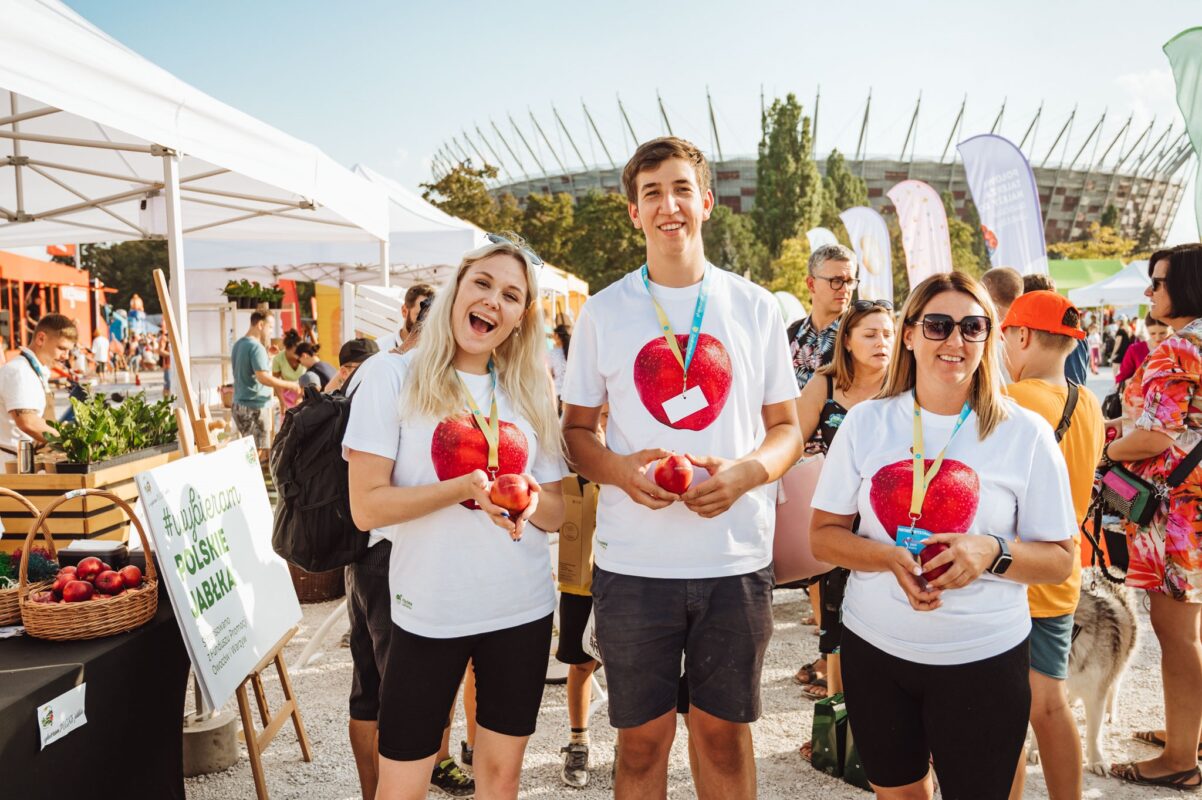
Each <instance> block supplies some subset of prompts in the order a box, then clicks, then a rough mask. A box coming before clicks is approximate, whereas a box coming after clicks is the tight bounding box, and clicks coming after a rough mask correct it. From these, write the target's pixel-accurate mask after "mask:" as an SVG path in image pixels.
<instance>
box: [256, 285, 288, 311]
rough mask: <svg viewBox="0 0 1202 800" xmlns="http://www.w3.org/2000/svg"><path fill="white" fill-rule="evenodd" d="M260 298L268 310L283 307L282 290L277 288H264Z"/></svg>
mask: <svg viewBox="0 0 1202 800" xmlns="http://www.w3.org/2000/svg"><path fill="white" fill-rule="evenodd" d="M261 297H262V299H263V300H264V301H265V302H266V303H267V307H268V308H283V307H284V290H283V289H281V288H280V287H279V286H268V287H265V288H264V289H263V293H262V295H261Z"/></svg>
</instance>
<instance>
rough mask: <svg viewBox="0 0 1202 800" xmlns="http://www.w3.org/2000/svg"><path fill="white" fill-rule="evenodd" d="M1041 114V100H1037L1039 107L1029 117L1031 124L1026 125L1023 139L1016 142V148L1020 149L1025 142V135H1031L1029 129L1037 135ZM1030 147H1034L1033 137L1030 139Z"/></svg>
mask: <svg viewBox="0 0 1202 800" xmlns="http://www.w3.org/2000/svg"><path fill="white" fill-rule="evenodd" d="M1042 116H1043V101H1042V100H1040V101H1039V109H1038V110H1037V111H1036V112H1035V116H1034V117H1033V118H1032V119H1031V124H1030V125H1028V126H1027V132H1026V133H1024V134H1023V140H1022V141H1021V142H1019V143H1018V149H1019V150H1022V149H1023V147H1024V146H1025V145H1026V144H1027V137H1028V136H1030V135H1031V131H1035V135H1036V136H1038V135H1039V118H1040V117H1042ZM1031 149H1032V150H1034V149H1035V139H1034V138H1032V139H1031Z"/></svg>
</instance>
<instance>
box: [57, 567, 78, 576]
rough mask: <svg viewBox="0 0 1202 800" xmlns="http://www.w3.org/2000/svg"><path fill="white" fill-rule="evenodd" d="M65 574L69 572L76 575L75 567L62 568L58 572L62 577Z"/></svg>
mask: <svg viewBox="0 0 1202 800" xmlns="http://www.w3.org/2000/svg"><path fill="white" fill-rule="evenodd" d="M64 572H69V573H71V574H72V575H74V574H75V567H63V568H61V569H60V570H59V571H58V574H59V575H62V574H63V573H64Z"/></svg>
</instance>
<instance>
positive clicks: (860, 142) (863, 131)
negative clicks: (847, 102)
mask: <svg viewBox="0 0 1202 800" xmlns="http://www.w3.org/2000/svg"><path fill="white" fill-rule="evenodd" d="M871 109H872V87H871V86H870V87H868V102H866V103H865V104H864V121H863V122H861V123H860V138H859V139H857V140H856V160H857V161H859V162H860V177H861V178H863V177H864V162H865V161H867V160H868V153H867V151H866V150H864V158H863V160H861V159H860V153H861V151H862V150H863V149H864V148H866V147H867V143H866V141H865V136H866V135H867V133H868V112H869V110H871Z"/></svg>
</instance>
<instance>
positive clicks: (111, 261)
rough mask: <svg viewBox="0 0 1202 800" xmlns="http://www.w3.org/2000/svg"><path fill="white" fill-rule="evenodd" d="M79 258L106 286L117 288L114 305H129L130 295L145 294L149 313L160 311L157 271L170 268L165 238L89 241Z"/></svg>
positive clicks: (93, 275)
mask: <svg viewBox="0 0 1202 800" xmlns="http://www.w3.org/2000/svg"><path fill="white" fill-rule="evenodd" d="M79 261H80V264H81V266H83V268H84V269H86V270H88V271H89V272H91V273H92V277H94V278H99V279H100V280H102V281H104V284H105V286H110V287H112V288H114V289H116V290H117V293H116V294H112V295H109V296H108V301H109V302H110V303H111V304H112V305H113V307H114V308H128V307H129V298H130V295H132V294H134V293H135V292H136V293H138V294H139V295H141V296H142V300H143V302H144V303H145V304H146V313H147V314H158V313H160V312H161V311H162V310H163V309H162V308H161V307H160V306H159V294H158V292H157V291H156V290H155V287H154V271H155V270H156V269H161V270H162V271H163V272H164V273H165V274H168V277H170V275H169V273H170V270H169V269H168V268H167V242H165V241H163V240H161V239H160V240H149V239H138V240H136V241H132V242H120V243H119V244H85V245H82V249H81V250H80V254H79Z"/></svg>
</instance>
